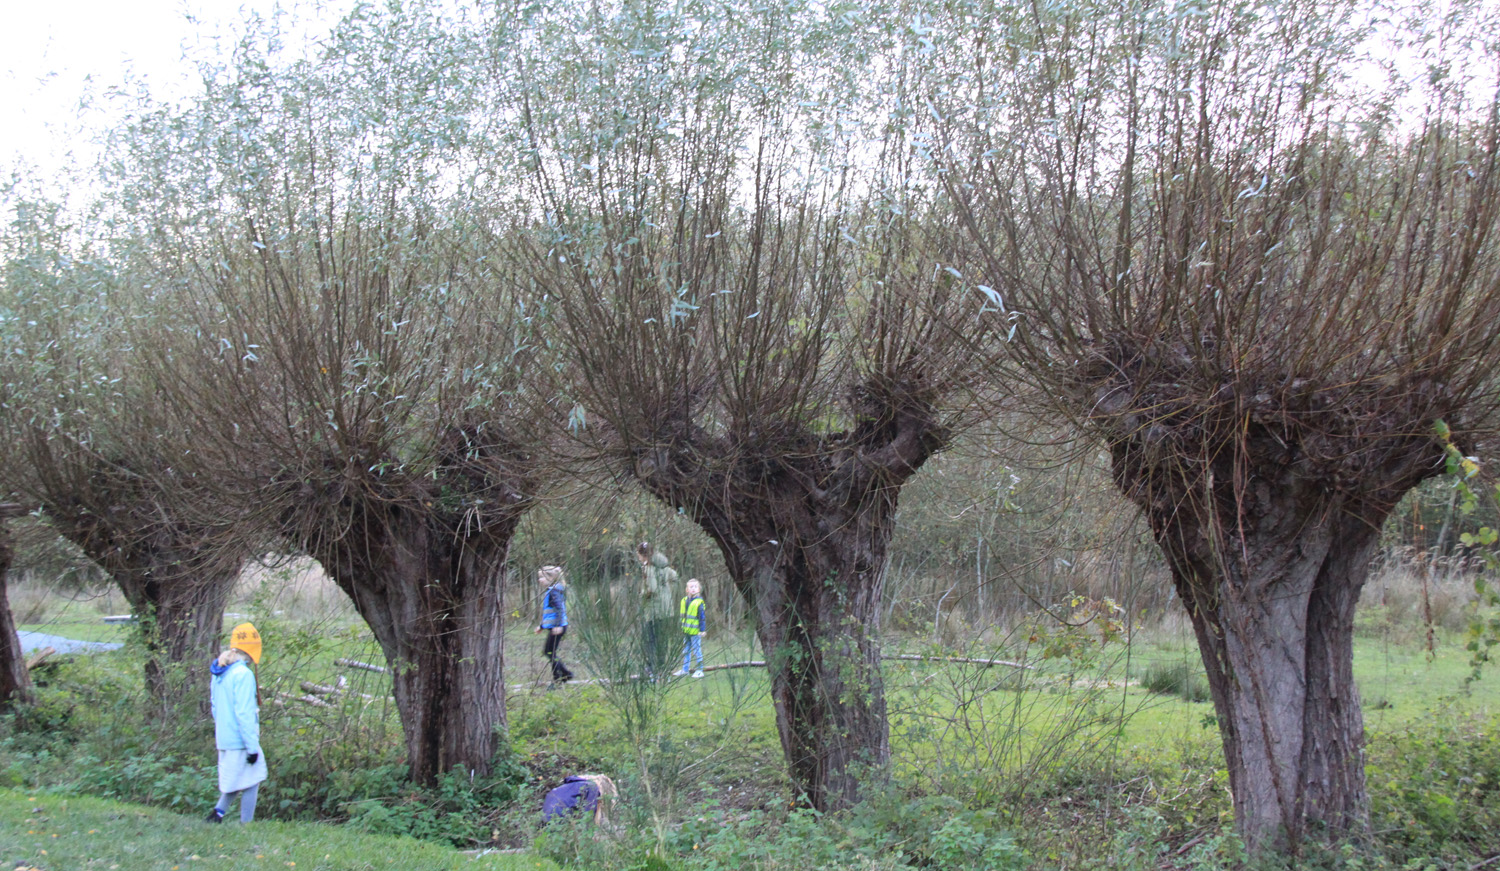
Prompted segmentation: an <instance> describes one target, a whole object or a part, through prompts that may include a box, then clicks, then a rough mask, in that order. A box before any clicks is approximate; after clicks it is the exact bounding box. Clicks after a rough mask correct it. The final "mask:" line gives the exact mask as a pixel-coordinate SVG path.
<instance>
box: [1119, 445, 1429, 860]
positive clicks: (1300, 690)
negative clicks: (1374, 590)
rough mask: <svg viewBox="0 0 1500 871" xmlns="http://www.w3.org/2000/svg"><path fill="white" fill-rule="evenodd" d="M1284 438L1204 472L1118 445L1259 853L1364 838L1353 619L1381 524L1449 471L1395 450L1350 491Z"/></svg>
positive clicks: (1199, 463)
mask: <svg viewBox="0 0 1500 871" xmlns="http://www.w3.org/2000/svg"><path fill="white" fill-rule="evenodd" d="M1159 435H1160V434H1158V436H1159ZM1287 435H1288V434H1287V433H1286V432H1285V431H1281V432H1277V431H1274V430H1273V429H1268V428H1264V427H1260V426H1256V425H1254V424H1250V425H1248V426H1246V428H1245V429H1243V430H1241V431H1240V433H1239V436H1238V437H1237V439H1235V441H1234V442H1233V443H1230V444H1225V445H1223V449H1222V450H1221V451H1218V452H1217V453H1215V454H1210V455H1209V457H1208V458H1207V459H1204V458H1202V457H1201V455H1200V457H1199V458H1196V459H1195V458H1193V457H1191V456H1189V457H1181V456H1179V457H1176V458H1174V459H1170V460H1168V459H1164V458H1163V456H1162V454H1161V452H1160V451H1159V450H1156V449H1155V448H1154V447H1153V446H1152V445H1150V444H1148V443H1147V441H1146V440H1145V439H1144V438H1143V437H1142V436H1141V433H1139V432H1137V433H1136V434H1135V435H1134V436H1133V437H1131V438H1126V439H1120V440H1116V441H1115V442H1114V443H1113V445H1112V448H1113V468H1114V475H1115V479H1116V481H1117V483H1118V484H1119V486H1120V488H1121V489H1122V490H1123V491H1124V492H1125V493H1126V494H1127V495H1128V496H1129V497H1130V498H1131V499H1132V500H1133V501H1135V502H1136V503H1137V504H1138V505H1139V506H1140V507H1141V508H1142V509H1143V510H1144V512H1145V514H1146V516H1147V518H1148V520H1149V522H1150V524H1151V528H1152V531H1153V533H1154V534H1155V538H1156V541H1157V543H1158V544H1159V545H1160V546H1161V548H1162V551H1163V552H1164V554H1165V555H1166V558H1167V561H1168V563H1169V565H1170V567H1171V571H1172V577H1173V581H1174V584H1175V586H1176V589H1177V592H1178V594H1179V596H1180V597H1181V599H1182V602H1183V604H1184V606H1186V608H1187V610H1188V613H1189V616H1190V617H1191V619H1192V623H1193V629H1194V632H1195V634H1196V636H1197V640H1198V646H1199V650H1200V652H1201V654H1202V657H1203V662H1204V666H1205V668H1206V670H1207V674H1208V682H1209V686H1210V688H1211V692H1212V696H1213V700H1214V708H1215V712H1216V714H1217V718H1218V723H1219V730H1220V735H1221V738H1222V740H1223V745H1224V754H1225V758H1226V759H1227V762H1228V770H1229V780H1230V788H1231V790H1232V792H1233V799H1234V808H1235V816H1236V819H1237V821H1238V825H1239V828H1240V833H1241V835H1242V837H1244V838H1245V841H1246V843H1247V845H1249V846H1250V847H1251V848H1252V849H1262V848H1269V849H1275V850H1287V849H1289V850H1296V849H1297V848H1298V846H1299V845H1300V844H1301V843H1302V842H1303V841H1304V839H1307V838H1309V837H1311V838H1316V839H1322V838H1329V837H1331V838H1334V839H1337V838H1339V837H1344V836H1349V835H1358V834H1360V833H1361V832H1362V831H1363V829H1364V827H1365V826H1366V823H1367V818H1368V812H1367V811H1368V808H1367V798H1366V790H1365V780H1364V757H1363V749H1362V748H1363V740H1364V724H1363V717H1362V715H1361V712H1360V699H1359V690H1358V688H1357V687H1356V686H1355V683H1354V677H1353V637H1354V608H1355V604H1356V603H1357V602H1358V600H1359V594H1360V590H1361V589H1362V587H1363V585H1364V582H1365V579H1366V577H1367V575H1368V573H1369V568H1370V562H1371V559H1372V557H1373V556H1374V553H1375V550H1376V547H1377V545H1378V543H1379V538H1380V529H1381V525H1382V523H1383V522H1384V520H1385V518H1386V516H1387V515H1388V514H1389V512H1390V510H1391V509H1392V508H1393V507H1394V505H1395V502H1396V501H1397V500H1398V499H1399V498H1400V495H1401V494H1402V493H1404V492H1406V490H1407V489H1410V487H1411V486H1415V484H1416V483H1417V482H1419V481H1420V480H1421V479H1422V477H1424V476H1425V475H1429V474H1433V473H1434V472H1435V471H1436V469H1437V468H1439V466H1438V465H1437V462H1438V460H1439V459H1440V457H1441V453H1440V451H1438V450H1437V448H1436V447H1435V446H1434V445H1433V443H1432V442H1431V441H1430V440H1424V439H1422V438H1420V437H1413V438H1410V439H1404V440H1395V441H1396V442H1397V443H1395V444H1392V445H1390V446H1389V447H1390V452H1389V455H1388V457H1387V460H1388V462H1386V463H1384V464H1383V466H1384V468H1383V471H1384V472H1385V474H1383V475H1381V476H1380V478H1379V480H1378V481H1375V482H1372V484H1373V486H1367V487H1365V488H1363V489H1353V488H1349V487H1347V486H1340V485H1338V484H1336V483H1335V482H1334V481H1333V480H1330V478H1329V477H1327V476H1325V475H1322V474H1317V473H1315V469H1314V468H1313V466H1312V465H1311V464H1310V463H1309V462H1308V461H1307V458H1306V457H1305V456H1303V454H1302V450H1301V448H1299V447H1298V445H1297V443H1296V441H1295V440H1292V439H1289V438H1287Z"/></svg>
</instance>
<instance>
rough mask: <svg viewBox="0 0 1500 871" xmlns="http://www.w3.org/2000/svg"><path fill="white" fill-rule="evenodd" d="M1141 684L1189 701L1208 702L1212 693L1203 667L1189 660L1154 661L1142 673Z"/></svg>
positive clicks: (1155, 690) (1163, 693) (1153, 690)
mask: <svg viewBox="0 0 1500 871" xmlns="http://www.w3.org/2000/svg"><path fill="white" fill-rule="evenodd" d="M1141 686H1143V687H1145V688H1146V689H1147V690H1149V691H1151V692H1153V693H1158V694H1161V695H1166V696H1178V697H1180V698H1182V699H1183V700H1185V701H1189V702H1206V701H1208V700H1209V698H1210V695H1209V691H1208V679H1207V678H1205V677H1204V676H1203V670H1202V669H1201V668H1196V667H1194V666H1193V665H1192V664H1191V663H1188V662H1167V663H1163V662H1153V663H1152V664H1151V665H1149V666H1147V668H1146V672H1145V674H1143V675H1141Z"/></svg>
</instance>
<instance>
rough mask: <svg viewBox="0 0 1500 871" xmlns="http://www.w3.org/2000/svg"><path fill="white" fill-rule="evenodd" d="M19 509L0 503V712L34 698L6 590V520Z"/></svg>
mask: <svg viewBox="0 0 1500 871" xmlns="http://www.w3.org/2000/svg"><path fill="white" fill-rule="evenodd" d="M23 511H24V506H22V505H20V504H18V503H15V502H3V503H0V712H4V711H9V710H10V709H11V706H12V705H16V704H29V703H30V702H31V701H32V699H33V698H34V690H33V686H32V683H31V672H30V670H29V669H27V667H26V654H25V653H24V652H23V651H22V650H21V637H20V635H18V634H17V633H16V620H15V616H14V615H12V614H11V612H10V597H9V596H8V595H7V594H6V590H7V587H8V586H9V581H10V566H11V561H12V560H14V559H15V555H16V551H15V544H14V541H13V539H12V538H11V534H10V524H9V522H8V521H10V520H11V519H13V518H15V517H16V516H18V515H19V514H21V513H22V512H23Z"/></svg>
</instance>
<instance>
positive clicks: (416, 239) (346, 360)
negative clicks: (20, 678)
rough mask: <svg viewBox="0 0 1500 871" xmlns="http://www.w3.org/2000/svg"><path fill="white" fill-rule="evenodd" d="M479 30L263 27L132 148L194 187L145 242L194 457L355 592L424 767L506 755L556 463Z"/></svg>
mask: <svg viewBox="0 0 1500 871" xmlns="http://www.w3.org/2000/svg"><path fill="white" fill-rule="evenodd" d="M464 33H465V31H464V30H463V29H462V28H460V27H456V26H451V22H447V21H445V20H443V19H442V17H441V15H440V14H439V13H436V12H434V11H433V10H432V9H428V8H425V7H419V6H413V7H402V8H396V7H391V8H389V9H387V10H384V11H383V12H376V11H372V10H370V9H364V8H362V9H360V10H357V11H356V12H355V13H353V14H352V16H351V18H350V19H349V20H347V21H346V22H345V23H344V24H343V25H341V26H340V28H339V30H338V31H337V32H336V33H335V34H334V36H333V38H332V39H331V40H330V41H329V43H328V44H327V45H326V46H324V47H322V48H321V49H320V54H318V55H317V56H316V57H314V58H312V59H310V60H307V61H304V62H300V63H293V64H286V63H282V62H280V61H279V60H278V59H277V58H275V57H273V56H268V55H267V54H265V53H264V52H263V51H262V50H261V49H260V48H257V43H256V42H255V41H254V40H247V42H246V44H245V45H244V46H242V47H241V51H240V55H239V56H240V61H239V63H238V64H237V66H236V67H235V68H234V69H231V70H228V71H224V73H223V75H221V76H220V77H219V78H218V80H217V82H216V83H215V84H213V85H212V86H211V87H210V88H209V90H208V91H207V92H206V93H205V94H204V96H203V98H202V99H201V100H199V101H198V102H196V103H195V104H193V105H192V106H190V107H189V108H188V109H186V110H183V111H180V112H179V111H174V110H167V111H163V112H161V113H159V114H156V115H150V116H145V117H144V118H143V121H142V122H141V123H140V124H139V125H138V126H137V128H136V129H135V130H134V131H133V133H132V135H131V137H130V138H129V140H128V145H129V152H128V153H129V160H128V161H126V162H125V163H124V164H123V169H122V172H123V173H124V176H125V178H126V180H127V181H128V182H129V186H128V187H127V188H125V189H128V190H130V191H131V192H132V194H131V196H132V197H134V198H135V199H134V200H133V201H132V202H130V203H128V204H127V205H128V206H129V207H130V208H131V209H132V210H134V211H136V212H140V213H146V214H157V215H160V214H169V215H170V214H175V213H176V212H175V210H173V209H170V208H163V205H164V204H163V203H162V202H161V200H160V199H159V197H161V196H168V197H172V198H176V200H180V201H181V202H183V203H185V204H186V208H189V209H191V212H190V214H191V215H192V220H191V221H183V222H172V221H162V220H157V221H155V222H154V223H153V224H152V226H151V232H149V233H146V234H144V235H143V236H142V237H141V238H140V239H139V240H138V245H137V248H136V251H135V253H136V256H137V258H138V260H137V266H136V268H137V269H138V270H139V272H140V274H141V275H142V276H148V275H149V276H151V280H152V281H153V282H154V283H156V284H157V285H158V286H159V287H160V288H162V290H161V291H160V293H159V294H158V296H157V302H158V308H157V310H156V312H155V316H154V318H152V319H149V320H143V321H142V322H141V323H140V326H139V327H138V330H137V339H136V341H137V342H138V343H139V345H140V346H141V347H142V348H143V349H149V351H150V352H151V357H150V367H151V368H152V371H154V372H155V373H157V377H158V378H159V379H160V380H161V383H162V384H163V385H164V388H163V389H164V392H165V393H166V394H167V396H168V397H169V400H170V403H171V405H172V407H174V408H175V409H176V411H177V412H178V419H177V431H179V432H181V433H182V434H183V436H184V439H183V441H182V444H181V448H182V460H181V462H182V463H183V464H184V465H185V466H187V467H189V468H192V469H193V470H194V471H195V473H196V474H197V475H199V476H200V478H202V479H204V480H212V481H214V482H215V484H216V489H215V491H214V492H213V493H212V494H211V495H212V498H213V499H214V500H215V501H217V502H220V503H222V504H225V505H232V506H236V507H237V508H239V509H243V510H244V511H245V512H246V515H247V516H248V517H249V518H250V520H249V521H248V522H251V523H252V524H253V525H254V526H256V527H257V528H260V529H262V530H265V532H266V534H268V535H271V536H275V537H276V538H278V539H279V540H281V541H284V542H288V543H289V544H290V546H291V547H292V548H293V549H296V550H299V551H302V552H305V553H307V554H309V555H311V556H312V557H314V558H315V559H317V560H318V562H319V563H320V564H321V565H322V567H323V568H324V570H325V571H327V572H328V574H329V575H330V576H331V577H332V579H333V580H334V581H335V582H336V583H337V584H338V586H339V587H340V588H341V589H342V590H343V591H344V592H346V593H347V594H348V595H349V596H350V598H351V599H352V600H353V602H354V605H355V607H356V609H357V610H358V611H359V613H360V615H361V616H362V617H363V618H364V619H365V621H366V622H367V623H368V624H369V625H370V627H371V629H372V630H373V632H374V635H375V638H376V640H377V641H378V642H379V644H380V646H381V649H382V651H383V653H384V655H385V658H386V660H387V662H388V664H389V665H390V667H391V670H392V673H393V676H394V677H393V681H394V693H395V698H396V705H397V709H398V711H399V714H400V717H401V722H402V728H403V732H404V735H405V740H406V749H407V755H408V764H409V769H410V774H411V776H412V778H413V779H414V780H416V781H418V782H431V781H432V780H434V779H435V778H437V777H438V776H439V775H441V774H443V773H445V772H448V771H450V770H452V769H453V768H455V767H462V768H463V769H464V770H466V771H468V772H471V773H472V772H477V773H481V774H483V773H485V772H488V771H489V768H490V764H491V761H492V759H493V757H494V755H495V752H496V750H497V748H498V746H499V741H498V735H497V729H498V728H499V727H502V726H503V725H504V723H505V685H504V668H503V633H502V629H503V619H502V618H503V614H504V603H503V601H502V593H503V590H504V583H503V581H504V573H505V570H506V556H507V552H508V549H509V546H510V541H511V538H512V536H513V535H514V533H515V530H516V526H517V523H518V521H519V519H520V517H521V515H522V514H523V512H525V511H526V510H527V509H528V508H529V507H530V506H531V504H532V502H533V499H534V497H535V496H536V494H537V490H538V487H539V486H540V480H541V477H542V471H541V466H540V464H539V463H538V461H537V457H536V450H535V444H534V441H533V439H534V438H535V436H534V434H533V430H532V429H531V428H530V426H529V425H530V424H531V422H532V419H531V418H529V417H523V416H521V415H519V414H518V413H517V412H516V410H515V409H516V405H515V399H516V397H517V394H518V393H521V392H524V390H525V389H526V384H527V382H526V379H525V377H524V376H525V371H524V368H523V366H522V363H523V360H524V357H525V354H526V344H525V342H526V339H525V330H526V326H525V323H524V320H525V312H524V311H523V310H522V309H521V308H519V307H518V305H517V303H516V302H515V301H514V300H515V298H514V296H513V294H512V293H511V292H510V286H513V284H514V283H513V282H508V280H507V279H506V278H505V276H504V275H503V274H501V273H499V272H497V271H495V270H494V269H493V267H492V266H491V265H490V264H489V263H488V261H487V259H486V252H485V251H484V250H482V249H481V248H479V247H477V244H476V238H477V237H476V235H475V232H474V229H473V225H472V223H471V221H472V216H473V215H474V214H476V213H479V212H482V211H483V208H482V207H481V204H478V203H475V202H473V201H471V200H469V199H467V194H468V193H469V192H470V191H471V190H472V185H471V184H469V183H468V182H466V181H465V175H464V174H465V173H466V172H470V171H472V167H473V166H474V165H476V164H475V163H474V161H473V160H472V157H471V156H470V155H468V154H467V151H466V149H467V147H468V146H467V145H466V141H465V139H466V135H467V134H466V125H465V113H466V111H467V104H466V103H465V102H464V101H465V100H466V99H467V97H466V94H467V92H466V90H465V87H466V84H465V83H466V81H468V80H469V77H468V76H467V75H466V74H465V72H464V67H463V63H462V62H463V60H464V58H466V57H469V55H468V54H466V53H465V52H466V49H465V45H464V38H465V37H464Z"/></svg>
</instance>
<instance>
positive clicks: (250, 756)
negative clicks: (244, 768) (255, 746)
mask: <svg viewBox="0 0 1500 871" xmlns="http://www.w3.org/2000/svg"><path fill="white" fill-rule="evenodd" d="M259 758H260V754H259V753H247V754H245V762H246V763H247V764H250V765H254V764H255V760H257V759H259Z"/></svg>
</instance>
